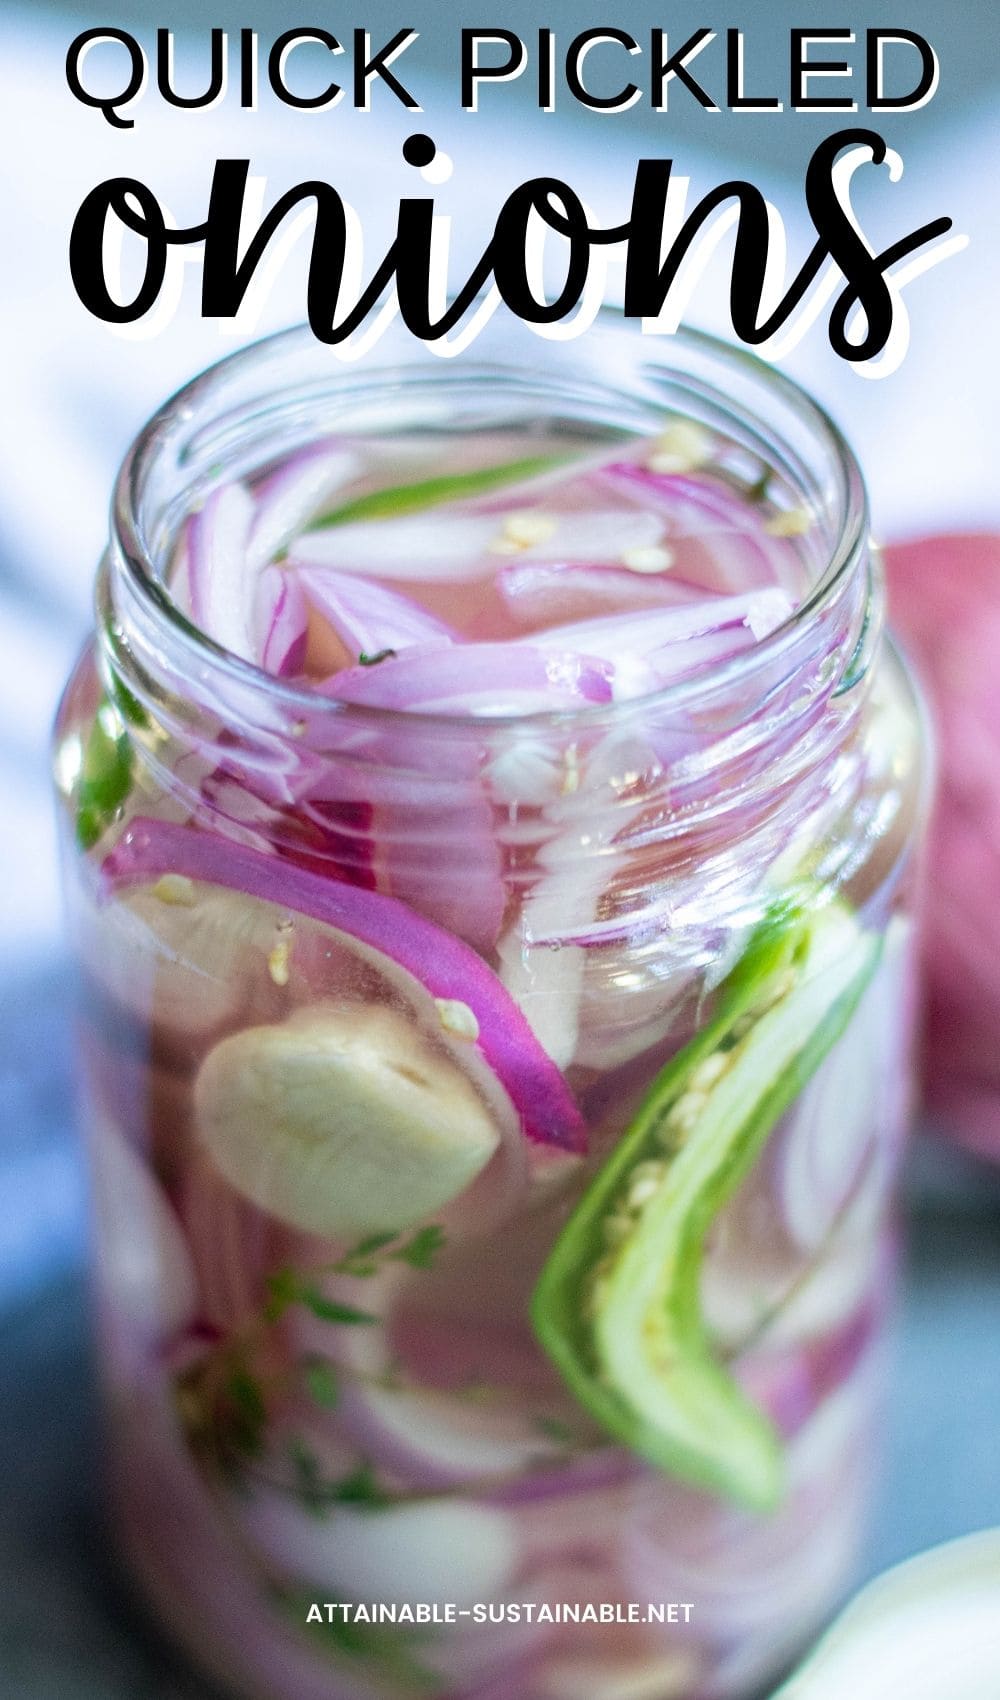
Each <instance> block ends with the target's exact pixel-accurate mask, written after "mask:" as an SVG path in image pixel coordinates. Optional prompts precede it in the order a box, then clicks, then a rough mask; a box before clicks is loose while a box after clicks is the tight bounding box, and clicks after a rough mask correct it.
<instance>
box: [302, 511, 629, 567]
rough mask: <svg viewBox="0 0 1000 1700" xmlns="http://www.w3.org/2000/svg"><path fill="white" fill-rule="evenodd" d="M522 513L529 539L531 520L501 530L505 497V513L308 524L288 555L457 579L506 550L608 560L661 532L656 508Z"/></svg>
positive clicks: (507, 522) (528, 556) (530, 557)
mask: <svg viewBox="0 0 1000 1700" xmlns="http://www.w3.org/2000/svg"><path fill="white" fill-rule="evenodd" d="M529 515H530V518H531V520H533V521H535V522H536V525H535V529H536V530H537V531H538V532H539V533H540V535H539V537H538V540H537V541H535V542H525V543H523V544H522V543H521V542H519V541H518V540H517V539H518V537H520V536H522V535H523V536H524V537H525V538H528V537H530V536H531V534H532V528H531V526H530V525H529V526H528V528H527V529H525V530H524V531H523V533H522V532H521V531H516V533H515V535H514V536H510V535H508V531H507V530H505V527H507V528H509V527H510V526H511V524H512V522H513V516H512V515H511V514H510V511H509V504H508V511H507V516H506V518H505V517H504V515H503V514H480V513H476V514H471V513H468V512H465V513H454V512H442V511H441V510H439V509H435V510H433V511H431V512H429V513H420V514H407V515H401V516H400V517H399V518H397V519H381V520H378V521H377V522H374V523H373V522H371V521H367V522H363V523H362V522H349V523H347V524H345V525H336V526H331V527H330V528H329V529H327V530H323V531H307V532H303V533H302V535H301V536H299V537H297V538H296V539H295V541H294V543H293V544H292V545H291V547H290V550H289V555H290V558H291V559H292V560H294V561H295V562H296V564H297V565H302V566H306V565H317V566H326V567H334V568H337V569H338V570H339V571H341V572H347V573H364V574H366V575H367V576H369V577H376V578H388V579H395V580H397V581H402V580H410V581H413V580H416V581H418V582H421V583H424V584H434V583H448V582H454V583H456V584H457V583H461V582H464V581H469V580H476V579H485V578H491V577H492V576H493V575H494V573H495V572H496V570H497V568H498V566H500V565H501V564H502V562H503V559H504V556H505V555H506V556H515V555H516V557H517V559H518V560H519V561H566V560H573V561H581V562H600V563H607V562H608V561H609V560H611V561H614V560H617V559H619V558H620V557H621V556H622V555H624V554H626V553H627V552H629V551H630V550H633V549H647V548H650V547H652V546H654V545H655V544H657V543H658V542H659V540H660V538H661V537H662V536H663V521H662V519H661V518H660V517H659V515H658V514H655V513H651V512H648V511H645V510H643V509H641V508H621V509H618V510H617V511H611V512H608V511H603V512H595V513H578V512H574V513H551V514H546V513H543V512H542V511H541V510H540V509H539V508H538V507H537V506H536V507H532V508H530V509H528V510H527V513H526V516H525V517H528V516H529ZM539 522H540V523H539ZM549 526H551V530H550V529H548V528H549Z"/></svg>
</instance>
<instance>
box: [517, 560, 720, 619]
mask: <svg viewBox="0 0 1000 1700" xmlns="http://www.w3.org/2000/svg"><path fill="white" fill-rule="evenodd" d="M496 583H497V589H498V590H499V592H500V595H501V596H502V598H503V600H504V604H505V606H506V608H507V611H508V613H509V614H511V615H512V616H513V618H514V619H515V620H517V621H519V622H520V623H521V624H522V625H525V626H536V627H537V626H542V625H544V624H546V623H553V624H554V623H556V622H560V623H561V622H564V621H565V620H566V618H567V615H568V614H569V613H570V612H571V614H572V618H573V619H577V620H585V619H589V618H593V617H595V616H597V615H600V614H629V613H632V612H634V611H636V610H638V609H644V608H663V607H667V606H671V605H674V604H676V603H678V602H685V601H690V600H691V599H692V598H694V597H700V596H701V595H702V594H703V593H702V592H701V591H700V590H696V589H695V588H694V587H693V586H692V585H689V584H686V583H684V581H682V580H677V579H675V578H674V576H673V574H672V573H668V572H667V571H666V570H664V571H662V572H658V573H641V572H631V571H630V570H629V568H628V567H615V566H590V565H587V564H582V563H580V562H576V561H574V562H568V561H535V560H528V561H522V560H518V561H512V562H511V564H510V566H507V567H502V568H501V569H500V572H499V573H498V574H497V580H496Z"/></svg>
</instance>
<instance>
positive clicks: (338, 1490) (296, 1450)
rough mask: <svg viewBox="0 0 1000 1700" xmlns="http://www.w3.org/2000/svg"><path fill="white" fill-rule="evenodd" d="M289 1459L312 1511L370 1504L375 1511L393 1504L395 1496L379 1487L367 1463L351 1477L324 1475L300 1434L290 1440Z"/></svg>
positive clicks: (298, 1488)
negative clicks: (392, 1496) (333, 1477)
mask: <svg viewBox="0 0 1000 1700" xmlns="http://www.w3.org/2000/svg"><path fill="white" fill-rule="evenodd" d="M288 1456H289V1461H290V1463H291V1466H292V1471H293V1474H294V1477H295V1492H296V1494H297V1496H298V1498H299V1499H301V1501H302V1503H303V1504H304V1505H305V1506H306V1507H307V1508H308V1509H309V1510H310V1511H316V1512H320V1511H328V1510H329V1508H330V1507H331V1506H332V1505H367V1506H370V1507H372V1508H373V1509H374V1508H376V1507H379V1506H383V1505H389V1504H391V1496H390V1495H389V1494H387V1493H386V1492H385V1490H384V1489H383V1488H381V1487H380V1486H379V1483H378V1478H377V1477H376V1475H375V1471H374V1469H373V1467H372V1465H371V1464H370V1463H368V1462H367V1461H366V1462H365V1463H363V1464H359V1465H358V1467H357V1469H356V1470H351V1471H350V1473H349V1474H348V1475H346V1476H340V1477H338V1478H336V1479H334V1480H331V1479H329V1478H327V1477H325V1476H324V1475H323V1471H322V1469H321V1468H320V1463H319V1459H318V1458H317V1457H316V1454H315V1452H313V1450H312V1448H311V1447H310V1446H308V1445H307V1444H306V1442H305V1441H304V1440H302V1439H301V1438H300V1437H299V1436H297V1435H296V1436H295V1437H294V1438H293V1439H292V1440H290V1441H289V1444H288Z"/></svg>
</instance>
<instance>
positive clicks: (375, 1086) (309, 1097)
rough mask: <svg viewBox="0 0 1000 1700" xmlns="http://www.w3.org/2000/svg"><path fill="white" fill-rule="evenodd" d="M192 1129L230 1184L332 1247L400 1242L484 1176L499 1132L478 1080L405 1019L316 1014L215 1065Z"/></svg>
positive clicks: (256, 1031)
mask: <svg viewBox="0 0 1000 1700" xmlns="http://www.w3.org/2000/svg"><path fill="white" fill-rule="evenodd" d="M194 1102H195V1121H196V1127H197V1132H198V1137H199V1138H200V1139H201V1140H202V1142H203V1144H204V1145H205V1147H206V1149H207V1151H208V1152H209V1154H210V1156H211V1157H212V1159H213V1161H214V1162H215V1164H216V1166H217V1168H218V1169H219V1171H220V1172H221V1174H222V1175H223V1176H224V1177H225V1179H226V1180H227V1181H229V1183H230V1184H231V1185H232V1186H233V1187H234V1188H235V1189H236V1190H237V1191H238V1192H240V1193H242V1194H243V1195H244V1196H245V1197H247V1198H249V1199H250V1200H251V1201H252V1202H253V1203H254V1204H256V1205H258V1206H259V1207H260V1208H261V1209H263V1210H266V1211H268V1212H269V1213H270V1214H272V1215H273V1216H276V1217H278V1218H279V1219H280V1220H281V1221H283V1222H285V1223H287V1224H289V1225H290V1226H292V1227H295V1228H298V1229H300V1230H302V1231H304V1232H306V1233H312V1234H318V1235H321V1236H323V1237H324V1238H330V1239H340V1238H351V1237H354V1236H357V1235H360V1234H368V1233H383V1232H396V1231H398V1230H400V1229H402V1228H405V1227H409V1226H410V1225H412V1224H413V1223H416V1222H420V1221H422V1220H423V1219H424V1218H426V1217H427V1216H430V1215H433V1214H434V1212H435V1211H437V1210H439V1209H441V1208H442V1206H443V1205H445V1204H448V1203H449V1202H450V1201H451V1200H452V1199H453V1198H455V1197H457V1195H458V1194H459V1193H461V1192H462V1191H464V1189H465V1188H466V1187H467V1186H468V1185H469V1183H470V1182H471V1181H472V1180H473V1179H474V1178H475V1176H476V1175H477V1174H479V1172H480V1170H481V1169H483V1168H484V1167H485V1165H486V1163H487V1162H488V1161H489V1158H490V1157H491V1156H492V1154H493V1152H494V1150H495V1149H496V1146H497V1143H498V1140H499V1129H498V1128H497V1126H496V1123H495V1122H494V1120H493V1118H492V1117H491V1116H490V1114H489V1112H488V1111H487V1109H486V1107H485V1106H484V1104H483V1103H482V1102H481V1100H480V1099H479V1097H478V1096H477V1094H476V1092H475V1090H474V1089H473V1087H472V1085H471V1084H470V1082H469V1080H468V1079H467V1078H466V1076H465V1075H464V1074H462V1073H461V1072H460V1070H459V1069H458V1068H456V1067H455V1066H454V1064H453V1063H451V1062H450V1061H449V1060H448V1059H447V1058H446V1056H445V1055H444V1054H443V1053H441V1052H438V1051H437V1050H435V1049H434V1048H433V1047H432V1046H431V1044H430V1043H429V1042H428V1041H427V1040H425V1039H424V1038H423V1036H422V1035H421V1034H420V1033H418V1032H417V1031H416V1030H415V1029H414V1028H413V1027H412V1026H411V1025H410V1024H409V1023H408V1022H407V1021H406V1020H405V1019H404V1018H403V1017H402V1016H401V1015H400V1014H399V1013H398V1012H396V1011H395V1010H392V1009H388V1008H382V1007H379V1006H374V1005H364V1004H356V1005H353V1006H351V1005H340V1004H335V1003H321V1004H316V1005H313V1006H311V1007H309V1008H307V1009H303V1010H300V1011H299V1012H297V1013H296V1014H295V1015H293V1016H292V1017H291V1018H290V1019H289V1020H287V1021H284V1022H280V1023H277V1024H274V1025H271V1026H265V1027H250V1028H245V1029H243V1031H241V1032H239V1033H234V1034H231V1035H230V1036H229V1037H228V1038H225V1039H222V1040H221V1041H220V1042H219V1043H218V1044H217V1045H215V1047H214V1048H213V1049H212V1050H211V1051H210V1052H209V1054H208V1056H207V1057H206V1058H205V1061H204V1063H203V1064H202V1066H201V1069H200V1071H199V1073H198V1077H197V1080H196V1082H195V1093H194Z"/></svg>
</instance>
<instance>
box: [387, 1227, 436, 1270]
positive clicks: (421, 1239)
mask: <svg viewBox="0 0 1000 1700" xmlns="http://www.w3.org/2000/svg"><path fill="white" fill-rule="evenodd" d="M443 1245H444V1229H443V1228H439V1227H438V1226H437V1224H436V1223H434V1224H432V1225H431V1226H430V1227H427V1228H420V1229H418V1230H417V1232H416V1233H415V1234H414V1236H413V1238H412V1239H411V1240H408V1241H407V1243H406V1244H405V1245H403V1246H400V1248H399V1250H398V1251H392V1252H390V1253H389V1256H390V1257H391V1258H392V1260H393V1261H394V1262H395V1263H408V1264H409V1265H410V1267H411V1269H430V1268H431V1266H432V1264H433V1262H434V1259H435V1257H436V1256H437V1254H438V1252H439V1251H440V1250H441V1247H442V1246H443Z"/></svg>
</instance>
